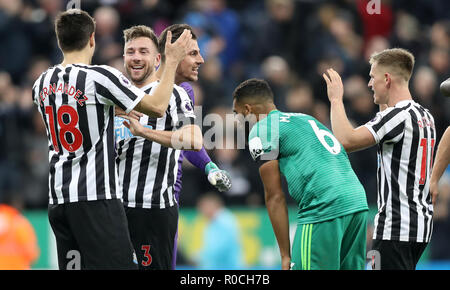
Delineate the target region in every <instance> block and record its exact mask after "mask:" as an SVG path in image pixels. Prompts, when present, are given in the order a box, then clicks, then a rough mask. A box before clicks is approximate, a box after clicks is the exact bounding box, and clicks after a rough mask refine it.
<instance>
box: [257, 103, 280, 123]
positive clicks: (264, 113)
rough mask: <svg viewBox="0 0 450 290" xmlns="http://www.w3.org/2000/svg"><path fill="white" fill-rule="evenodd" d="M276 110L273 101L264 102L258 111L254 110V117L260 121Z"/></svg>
mask: <svg viewBox="0 0 450 290" xmlns="http://www.w3.org/2000/svg"><path fill="white" fill-rule="evenodd" d="M276 110H278V109H277V107H276V106H275V104H274V103H268V104H264V105H263V107H262V110H261V111H260V112H255V115H256V119H257V120H258V122H259V121H261V120H262V119H264V118H266V117H267V116H268V115H269V114H270V112H272V111H276Z"/></svg>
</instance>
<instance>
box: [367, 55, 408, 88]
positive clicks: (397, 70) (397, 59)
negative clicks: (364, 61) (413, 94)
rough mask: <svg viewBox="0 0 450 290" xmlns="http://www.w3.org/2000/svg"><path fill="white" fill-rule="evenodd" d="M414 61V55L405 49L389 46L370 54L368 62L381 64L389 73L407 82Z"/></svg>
mask: <svg viewBox="0 0 450 290" xmlns="http://www.w3.org/2000/svg"><path fill="white" fill-rule="evenodd" d="M414 61H415V60H414V56H413V55H412V53H410V52H409V51H407V50H406V49H403V48H391V49H385V50H383V51H381V52H376V53H374V54H372V55H371V56H370V60H369V63H370V64H374V63H376V64H377V65H378V66H383V67H385V68H387V69H388V70H389V72H390V73H392V74H394V75H397V76H399V77H401V78H402V79H404V80H405V81H406V82H408V81H409V79H410V78H411V74H412V71H413V68H414Z"/></svg>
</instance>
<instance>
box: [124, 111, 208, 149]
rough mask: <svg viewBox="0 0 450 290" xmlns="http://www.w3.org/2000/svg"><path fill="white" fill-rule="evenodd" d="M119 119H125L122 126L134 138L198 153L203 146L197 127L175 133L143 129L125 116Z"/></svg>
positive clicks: (136, 121) (185, 127) (190, 126)
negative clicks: (137, 137)
mask: <svg viewBox="0 0 450 290" xmlns="http://www.w3.org/2000/svg"><path fill="white" fill-rule="evenodd" d="M119 117H121V118H124V119H127V120H128V122H127V121H124V122H123V124H124V126H125V127H127V128H128V129H129V130H130V131H131V133H132V134H133V135H134V136H140V137H143V138H146V139H148V140H150V141H153V142H156V143H159V144H161V145H163V146H166V147H170V148H175V149H180V150H194V151H199V150H200V149H201V148H202V146H203V136H202V132H201V130H200V128H199V127H198V126H197V125H185V126H183V127H181V128H180V129H178V130H176V131H164V130H153V129H150V128H147V127H144V126H143V125H142V124H141V123H139V121H138V120H136V119H134V118H130V117H129V116H127V115H120V116H119Z"/></svg>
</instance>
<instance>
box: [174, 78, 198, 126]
mask: <svg viewBox="0 0 450 290" xmlns="http://www.w3.org/2000/svg"><path fill="white" fill-rule="evenodd" d="M173 93H174V97H175V106H174V107H173V108H171V112H170V114H172V115H174V114H176V117H175V118H174V117H172V120H176V124H173V125H174V127H176V129H179V128H181V127H183V126H186V125H192V124H194V122H195V113H194V104H193V103H192V100H191V98H190V97H189V96H188V94H187V92H186V91H185V90H184V89H183V88H182V87H179V86H174V90H173Z"/></svg>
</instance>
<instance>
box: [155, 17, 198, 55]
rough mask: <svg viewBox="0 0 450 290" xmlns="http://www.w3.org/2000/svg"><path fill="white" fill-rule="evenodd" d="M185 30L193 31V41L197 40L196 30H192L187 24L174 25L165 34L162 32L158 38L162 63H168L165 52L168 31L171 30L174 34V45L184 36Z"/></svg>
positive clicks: (164, 31)
mask: <svg viewBox="0 0 450 290" xmlns="http://www.w3.org/2000/svg"><path fill="white" fill-rule="evenodd" d="M185 29H187V30H190V31H191V34H192V39H194V40H196V39H197V35H195V33H194V30H193V29H192V27H191V26H189V25H187V24H173V25H170V26H169V27H167V28H166V29H164V30H163V32H161V35H160V36H159V38H158V50H159V53H160V54H161V62H163V63H164V62H165V61H166V52H165V50H166V39H167V31H169V30H170V32H172V43H174V42H175V41H177V39H178V38H179V37H180V36H181V34H183V31H184V30H185Z"/></svg>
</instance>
